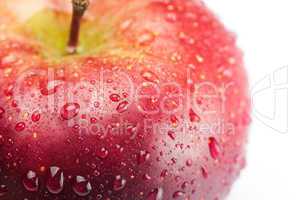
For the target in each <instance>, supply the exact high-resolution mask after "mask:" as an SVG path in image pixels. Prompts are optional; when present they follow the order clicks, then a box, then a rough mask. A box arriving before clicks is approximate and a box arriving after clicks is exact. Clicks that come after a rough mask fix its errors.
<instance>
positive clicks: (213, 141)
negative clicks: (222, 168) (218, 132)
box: [208, 137, 220, 160]
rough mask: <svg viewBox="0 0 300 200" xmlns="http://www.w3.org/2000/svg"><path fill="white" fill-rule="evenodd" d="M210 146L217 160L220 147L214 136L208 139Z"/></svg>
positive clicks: (211, 152)
mask: <svg viewBox="0 0 300 200" xmlns="http://www.w3.org/2000/svg"><path fill="white" fill-rule="evenodd" d="M208 146H209V151H210V155H211V157H212V158H213V159H214V160H216V159H217V158H218V156H219V153H220V147H219V144H218V142H217V140H216V139H215V138H214V137H210V138H209V139H208Z"/></svg>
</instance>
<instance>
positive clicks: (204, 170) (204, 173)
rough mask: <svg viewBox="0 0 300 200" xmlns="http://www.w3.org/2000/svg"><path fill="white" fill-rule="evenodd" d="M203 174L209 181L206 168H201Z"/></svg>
mask: <svg viewBox="0 0 300 200" xmlns="http://www.w3.org/2000/svg"><path fill="white" fill-rule="evenodd" d="M201 174H202V177H203V178H205V179H207V177H208V173H207V171H206V169H205V168H204V167H201Z"/></svg>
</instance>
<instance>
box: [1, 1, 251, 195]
mask: <svg viewBox="0 0 300 200" xmlns="http://www.w3.org/2000/svg"><path fill="white" fill-rule="evenodd" d="M70 12H71V5H70V2H69V1H67V0H64V1H55V0H52V1H51V0H49V1H46V0H45V1H42V0H39V1H33V0H28V1H23V0H10V1H8V0H5V1H4V3H3V4H1V7H0V94H1V95H0V184H1V187H0V198H1V199H9V200H11V199H68V200H70V199H93V200H94V199H97V200H100V199H105V200H109V199H110V200H119V199H120V200H121V199H122V200H138V199H140V200H142V199H143V200H144V199H147V200H171V199H189V200H199V199H200V200H216V199H219V200H220V199H224V198H225V197H226V195H227V194H228V192H229V190H230V187H231V185H232V183H233V182H234V180H235V179H236V177H237V176H238V175H239V173H240V170H241V169H242V168H243V167H244V164H245V158H244V154H245V152H244V151H245V143H246V139H247V127H248V125H249V99H248V90H247V89H248V88H247V77H246V74H245V71H244V68H243V61H242V54H241V52H240V50H239V49H238V48H237V47H236V44H235V43H236V39H235V36H234V35H233V34H232V33H230V32H229V31H228V30H227V29H226V28H225V27H224V26H223V24H222V23H220V22H219V20H218V19H217V18H216V17H215V16H214V15H213V14H212V13H211V12H210V11H209V10H208V8H207V7H206V6H205V5H204V4H203V3H202V2H201V1H192V0H174V1H171V0H101V1H97V0H94V1H91V3H90V7H89V10H88V11H87V13H86V15H85V16H84V19H83V21H82V29H81V35H80V46H79V48H78V54H76V55H71V56H70V55H67V54H66V53H65V49H66V43H67V37H68V31H69V24H70V18H71V13H70Z"/></svg>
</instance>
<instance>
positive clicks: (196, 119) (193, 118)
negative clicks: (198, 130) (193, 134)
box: [189, 109, 200, 122]
mask: <svg viewBox="0 0 300 200" xmlns="http://www.w3.org/2000/svg"><path fill="white" fill-rule="evenodd" d="M189 115H190V121H191V122H199V121H200V117H199V116H198V115H197V114H196V113H195V112H194V111H193V110H192V109H190V113H189Z"/></svg>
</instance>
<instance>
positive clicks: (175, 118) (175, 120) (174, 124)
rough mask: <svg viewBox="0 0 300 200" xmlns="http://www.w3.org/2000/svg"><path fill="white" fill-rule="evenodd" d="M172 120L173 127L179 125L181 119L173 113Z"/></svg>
mask: <svg viewBox="0 0 300 200" xmlns="http://www.w3.org/2000/svg"><path fill="white" fill-rule="evenodd" d="M170 120H171V124H172V126H173V127H177V126H178V123H179V120H178V118H177V117H176V116H175V115H171V117H170Z"/></svg>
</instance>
